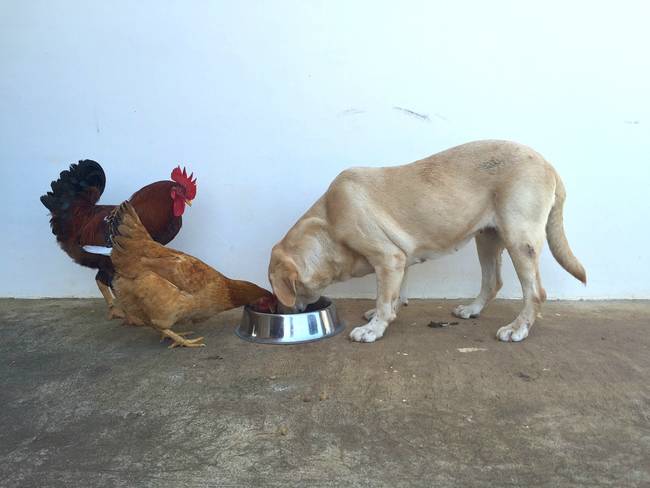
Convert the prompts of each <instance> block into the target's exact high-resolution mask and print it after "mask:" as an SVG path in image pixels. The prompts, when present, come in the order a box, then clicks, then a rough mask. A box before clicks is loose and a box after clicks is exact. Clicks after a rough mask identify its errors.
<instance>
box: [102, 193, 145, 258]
mask: <svg viewBox="0 0 650 488" xmlns="http://www.w3.org/2000/svg"><path fill="white" fill-rule="evenodd" d="M106 220H107V228H108V233H109V236H108V237H109V241H110V243H111V244H112V245H113V247H116V248H118V249H119V250H123V249H125V248H126V247H128V246H129V243H131V242H134V241H142V240H145V241H151V240H152V239H151V236H150V235H149V233H148V232H147V229H146V228H145V227H144V225H142V222H141V221H140V217H138V214H137V212H136V211H135V209H134V208H133V205H131V204H130V203H129V202H128V201H125V202H123V203H122V204H121V205H119V206H118V207H115V209H114V210H113V211H112V212H111V214H110V215H109V216H108V217H107V219H106Z"/></svg>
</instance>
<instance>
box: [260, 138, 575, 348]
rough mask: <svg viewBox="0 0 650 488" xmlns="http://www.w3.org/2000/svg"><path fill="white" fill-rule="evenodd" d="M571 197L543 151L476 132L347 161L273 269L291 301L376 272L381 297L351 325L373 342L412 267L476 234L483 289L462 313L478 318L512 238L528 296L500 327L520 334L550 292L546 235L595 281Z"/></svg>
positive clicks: (276, 285)
mask: <svg viewBox="0 0 650 488" xmlns="http://www.w3.org/2000/svg"><path fill="white" fill-rule="evenodd" d="M565 196H566V193H565V190H564V185H563V184H562V180H560V177H559V175H558V174H557V173H556V171H555V169H553V167H552V166H551V165H550V164H549V163H548V162H547V161H546V160H545V159H544V158H543V157H542V156H541V155H539V154H538V153H537V152H535V151H533V150H532V149H530V148H528V147H526V146H523V145H521V144H516V143H514V142H507V141H477V142H470V143H468V144H463V145H461V146H457V147H454V148H451V149H448V150H446V151H443V152H441V153H438V154H434V155H433V156H430V157H428V158H426V159H422V160H420V161H416V162H414V163H411V164H407V165H404V166H396V167H388V168H352V169H348V170H346V171H343V172H342V173H341V174H340V175H339V176H337V177H336V179H335V180H334V181H333V182H332V184H331V185H330V187H329V189H328V190H327V192H326V193H325V194H324V195H323V196H322V197H321V198H320V199H319V200H318V201H317V202H316V203H315V204H314V205H313V206H312V207H311V208H310V209H309V210H308V211H307V213H305V214H304V215H303V216H302V217H301V218H300V220H298V222H296V224H295V225H294V226H293V227H292V228H291V229H290V230H289V232H288V233H287V235H286V236H285V237H284V238H283V239H282V240H281V241H280V242H279V243H278V244H276V245H275V246H274V247H273V251H272V254H271V262H270V264H269V280H270V282H271V285H272V286H273V290H274V292H275V294H276V295H277V297H278V299H279V300H280V302H281V303H282V304H283V305H284V306H285V307H289V308H292V309H293V310H297V311H302V310H304V308H305V307H306V306H307V305H308V304H310V303H313V302H314V301H316V300H317V299H318V297H320V295H321V293H322V291H323V290H324V288H325V287H326V286H328V285H329V284H331V283H334V282H337V281H343V280H347V279H349V278H351V277H356V276H364V275H367V274H370V273H373V272H374V273H375V274H376V275H377V302H376V308H375V309H373V310H370V311H368V312H367V313H366V315H365V317H366V319H367V320H368V321H369V322H368V323H367V324H366V325H364V326H362V327H357V328H355V329H354V330H352V332H351V333H350V337H351V339H352V340H353V341H358V342H374V341H376V340H377V339H379V338H380V337H382V336H383V335H384V332H385V331H386V328H387V327H388V324H390V323H391V322H392V321H393V320H394V319H395V317H396V314H397V311H398V309H399V306H400V305H401V304H402V303H403V302H405V299H404V298H403V297H402V296H401V293H400V290H401V288H402V287H403V283H404V281H405V275H406V270H407V268H408V267H409V266H411V265H412V264H415V263H421V262H423V261H425V260H427V259H431V258H435V257H438V256H441V255H443V254H446V253H449V252H453V251H455V250H458V249H459V248H460V247H461V246H462V245H464V244H465V243H466V242H467V241H469V240H470V239H471V238H472V237H473V238H474V239H475V241H476V248H477V250H478V256H479V261H480V263H481V269H482V282H481V291H480V293H479V295H478V297H476V299H475V300H474V301H473V302H472V303H470V304H469V305H461V306H459V307H457V308H456V309H455V310H454V312H453V313H454V315H456V316H458V317H461V318H464V319H466V318H469V317H477V316H478V315H479V314H480V313H481V310H483V308H484V307H485V306H486V305H487V303H488V302H489V301H490V300H492V299H493V298H494V297H495V295H496V293H497V291H498V290H499V288H500V287H501V276H500V268H501V253H502V251H503V249H504V248H505V249H507V250H508V253H509V254H510V257H511V258H512V262H513V264H514V266H515V269H516V271H517V276H518V277H519V281H520V282H521V287H522V290H523V297H524V307H523V309H522V311H521V312H520V313H519V315H518V316H517V318H516V319H515V320H514V321H512V322H511V323H510V324H508V325H506V326H504V327H501V328H500V329H499V331H498V332H497V337H498V338H499V339H500V340H502V341H521V340H523V339H525V338H526V336H528V333H529V331H530V328H531V327H532V325H533V323H534V322H535V318H536V316H537V313H538V311H539V308H540V305H541V303H542V302H543V301H544V300H545V299H546V292H545V291H544V288H542V284H541V280H540V276H539V255H540V251H541V250H542V244H543V242H544V237H546V239H547V240H548V244H549V247H550V249H551V252H552V253H553V256H554V257H555V259H556V260H557V262H558V263H560V265H561V266H562V267H563V268H564V269H565V270H567V271H568V272H569V273H571V274H572V275H573V276H575V277H576V278H577V279H579V280H580V281H582V282H583V283H586V280H587V277H586V273H585V270H584V268H583V267H582V265H581V264H580V262H579V261H578V260H577V259H576V257H575V256H574V255H573V253H572V252H571V249H570V248H569V244H568V242H567V239H566V236H565V235H564V227H563V224H562V206H563V204H564V199H565Z"/></svg>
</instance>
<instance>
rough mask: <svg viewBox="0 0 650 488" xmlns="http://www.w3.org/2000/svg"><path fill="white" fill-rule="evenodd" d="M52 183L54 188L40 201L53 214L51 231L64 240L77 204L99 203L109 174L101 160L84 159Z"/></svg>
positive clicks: (89, 204) (90, 204)
mask: <svg viewBox="0 0 650 488" xmlns="http://www.w3.org/2000/svg"><path fill="white" fill-rule="evenodd" d="M50 186H51V187H52V191H48V192H47V193H46V194H45V195H43V196H41V203H42V204H43V205H44V206H45V207H46V208H47V209H48V210H49V211H50V213H51V214H52V219H51V221H50V224H51V226H52V233H53V234H54V235H56V236H57V237H58V238H59V239H62V238H65V234H66V232H67V231H68V230H69V229H68V227H69V225H68V224H69V223H70V222H71V221H72V219H73V218H74V211H75V206H76V205H78V204H84V205H88V206H93V205H95V203H97V200H99V197H100V196H101V194H102V193H103V192H104V187H105V186H106V175H105V174H104V170H103V169H102V167H101V166H100V165H99V163H97V162H96V161H92V160H90V159H84V160H81V161H79V162H78V163H75V164H71V165H70V169H68V170H65V171H62V172H61V174H60V175H59V179H58V180H55V181H53V182H52V183H51V185H50Z"/></svg>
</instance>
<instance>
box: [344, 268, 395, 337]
mask: <svg viewBox="0 0 650 488" xmlns="http://www.w3.org/2000/svg"><path fill="white" fill-rule="evenodd" d="M405 261H406V260H405V259H399V258H396V257H395V256H393V258H392V259H391V262H390V263H388V264H381V265H378V266H375V273H376V275H377V304H376V307H375V314H374V315H373V317H372V319H370V321H369V322H368V323H367V324H366V325H364V326H361V327H357V328H355V329H353V330H352V332H350V338H351V339H352V340H353V341H356V342H375V341H376V340H377V339H379V338H381V337H382V336H383V335H384V331H385V330H386V328H387V327H388V324H390V323H391V322H392V321H393V320H395V316H396V315H397V308H398V307H397V304H398V303H399V300H398V298H399V293H400V286H401V284H402V279H403V278H404V269H405Z"/></svg>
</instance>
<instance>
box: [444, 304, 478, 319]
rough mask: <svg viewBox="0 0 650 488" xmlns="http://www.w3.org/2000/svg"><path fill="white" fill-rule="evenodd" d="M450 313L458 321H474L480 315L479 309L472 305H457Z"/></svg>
mask: <svg viewBox="0 0 650 488" xmlns="http://www.w3.org/2000/svg"><path fill="white" fill-rule="evenodd" d="M451 313H452V314H454V315H455V316H456V317H458V318H460V319H474V318H476V317H478V316H479V315H480V313H481V307H479V306H478V305H475V304H474V303H470V304H469V305H458V306H457V307H456V308H455V309H454V310H453V312H451Z"/></svg>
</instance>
